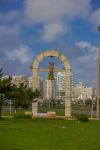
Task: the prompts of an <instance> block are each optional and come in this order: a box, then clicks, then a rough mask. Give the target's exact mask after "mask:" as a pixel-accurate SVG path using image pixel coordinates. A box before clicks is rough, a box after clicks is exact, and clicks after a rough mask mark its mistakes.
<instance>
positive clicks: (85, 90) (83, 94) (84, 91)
mask: <svg viewBox="0 0 100 150" xmlns="http://www.w3.org/2000/svg"><path fill="white" fill-rule="evenodd" d="M92 96H93V88H92V87H87V86H84V85H83V84H82V83H81V82H79V84H78V85H76V86H75V87H73V98H76V99H77V100H82V101H83V102H85V101H86V100H87V99H91V98H92Z"/></svg>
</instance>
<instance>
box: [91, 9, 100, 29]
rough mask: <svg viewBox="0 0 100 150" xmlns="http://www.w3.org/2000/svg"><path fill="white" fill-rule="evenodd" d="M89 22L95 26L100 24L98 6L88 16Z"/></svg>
mask: <svg viewBox="0 0 100 150" xmlns="http://www.w3.org/2000/svg"><path fill="white" fill-rule="evenodd" d="M90 22H91V23H92V24H94V25H95V26H96V27H97V26H99V25H100V8H99V9H96V10H95V11H94V12H93V13H92V14H91V16H90Z"/></svg>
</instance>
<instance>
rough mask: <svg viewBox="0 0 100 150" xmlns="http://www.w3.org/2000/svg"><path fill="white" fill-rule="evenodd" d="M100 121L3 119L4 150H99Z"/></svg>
mask: <svg viewBox="0 0 100 150" xmlns="http://www.w3.org/2000/svg"><path fill="white" fill-rule="evenodd" d="M99 149H100V121H93V122H89V123H81V122H78V121H67V120H61V119H33V120H4V121H3V120H1V121H0V150H99Z"/></svg>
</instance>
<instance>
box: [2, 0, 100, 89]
mask: <svg viewBox="0 0 100 150" xmlns="http://www.w3.org/2000/svg"><path fill="white" fill-rule="evenodd" d="M98 25H100V0H84V1H83V0H0V68H3V69H4V73H5V75H7V74H9V75H19V74H23V75H26V76H30V75H31V70H30V66H31V65H32V63H33V61H34V59H35V58H36V57H37V55H38V54H39V53H41V52H42V51H44V50H48V49H55V50H58V51H60V52H62V53H64V55H65V56H66V57H67V58H68V60H69V62H70V64H71V66H72V70H73V75H74V83H78V82H79V81H82V82H84V83H85V84H87V85H91V86H94V87H95V85H96V77H97V53H98V46H99V43H100V32H99V31H98V30H97V26H98ZM49 61H54V62H55V66H57V67H58V66H59V63H60V61H58V60H57V59H53V60H47V59H46V60H44V64H47V65H46V66H48V62H49ZM41 67H43V63H41Z"/></svg>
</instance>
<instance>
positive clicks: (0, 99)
mask: <svg viewBox="0 0 100 150" xmlns="http://www.w3.org/2000/svg"><path fill="white" fill-rule="evenodd" d="M2 76H3V71H2V69H0V118H1V111H2V105H3V103H4V101H5V100H6V99H7V95H8V93H9V91H11V78H10V77H9V78H8V79H2Z"/></svg>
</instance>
